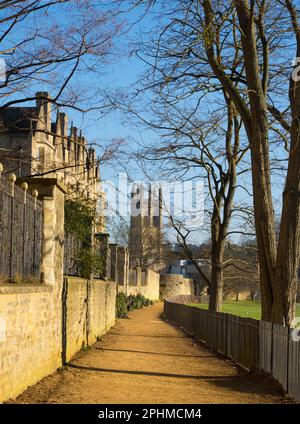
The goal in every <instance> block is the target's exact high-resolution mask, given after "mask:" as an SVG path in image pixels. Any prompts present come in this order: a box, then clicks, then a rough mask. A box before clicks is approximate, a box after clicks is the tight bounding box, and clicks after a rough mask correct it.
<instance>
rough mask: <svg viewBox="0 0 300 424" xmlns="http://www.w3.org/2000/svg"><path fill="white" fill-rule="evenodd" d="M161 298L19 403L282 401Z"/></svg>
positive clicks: (33, 390) (50, 377)
mask: <svg viewBox="0 0 300 424" xmlns="http://www.w3.org/2000/svg"><path fill="white" fill-rule="evenodd" d="M161 314H162V304H156V305H154V306H151V307H149V308H145V309H142V310H139V311H134V312H132V313H131V314H130V319H127V320H120V321H119V322H118V323H117V325H116V326H115V327H114V329H112V331H110V333H109V334H107V335H106V336H105V337H104V338H103V340H102V341H101V342H99V343H97V344H96V345H95V346H94V347H93V348H92V349H91V350H90V351H89V352H87V353H85V354H82V355H80V357H78V358H77V359H74V360H73V361H72V363H71V364H69V366H67V367H65V368H64V369H62V370H61V371H58V372H56V373H55V374H53V375H51V376H49V377H46V378H45V379H43V380H42V381H41V382H40V383H38V384H36V385H35V386H33V387H31V388H29V389H28V390H27V391H26V392H25V393H24V394H23V395H21V396H19V398H18V399H17V400H16V401H14V403H15V402H16V403H98V404H109V403H279V402H282V401H284V400H283V399H282V398H281V397H280V396H279V394H278V392H276V391H275V389H271V388H269V387H267V386H266V385H263V384H262V383H257V382H255V381H252V380H251V378H250V377H249V376H248V375H245V374H244V375H243V374H240V372H239V371H238V369H237V368H235V367H234V366H233V365H232V363H231V362H230V361H225V360H224V359H222V358H219V357H217V356H215V355H214V354H212V353H211V352H210V351H209V350H207V349H206V348H204V347H203V346H201V345H199V344H197V343H196V342H195V341H194V340H193V339H192V338H190V337H187V336H186V335H185V334H184V333H183V332H182V331H181V330H179V329H177V328H175V327H173V326H171V325H170V324H168V323H166V322H164V321H163V320H162V317H161Z"/></svg>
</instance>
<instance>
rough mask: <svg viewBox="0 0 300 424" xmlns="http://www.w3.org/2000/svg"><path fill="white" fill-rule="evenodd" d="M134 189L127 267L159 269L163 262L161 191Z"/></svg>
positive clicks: (137, 187) (141, 186)
mask: <svg viewBox="0 0 300 424" xmlns="http://www.w3.org/2000/svg"><path fill="white" fill-rule="evenodd" d="M146 191H147V190H145V188H144V186H143V185H142V184H141V185H138V186H134V187H133V190H132V193H131V207H130V212H131V213H130V229H129V256H130V266H131V267H135V266H136V265H137V264H138V265H140V266H141V268H142V269H143V270H145V269H147V268H149V267H150V268H152V269H154V270H158V269H159V266H160V262H161V259H162V243H163V240H162V227H163V222H162V190H161V188H160V189H159V190H156V189H153V188H152V187H151V186H150V188H149V189H148V196H146V195H145V194H146Z"/></svg>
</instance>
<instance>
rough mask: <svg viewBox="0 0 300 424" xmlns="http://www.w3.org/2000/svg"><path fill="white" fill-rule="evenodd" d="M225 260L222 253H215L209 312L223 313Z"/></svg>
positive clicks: (212, 266)
mask: <svg viewBox="0 0 300 424" xmlns="http://www.w3.org/2000/svg"><path fill="white" fill-rule="evenodd" d="M223 277H224V270H223V258H222V254H220V252H216V250H215V251H214V252H213V255H212V265H211V286H210V292H209V310H210V311H213V312H221V310H222V305H223V286H224V279H223Z"/></svg>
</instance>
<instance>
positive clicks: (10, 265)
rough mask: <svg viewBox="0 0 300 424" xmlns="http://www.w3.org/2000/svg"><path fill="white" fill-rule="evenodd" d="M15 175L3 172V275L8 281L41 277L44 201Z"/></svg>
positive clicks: (0, 189) (0, 220) (0, 242)
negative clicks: (7, 174)
mask: <svg viewBox="0 0 300 424" xmlns="http://www.w3.org/2000/svg"><path fill="white" fill-rule="evenodd" d="M15 180H16V178H15V176H14V174H11V175H10V177H9V179H8V178H6V177H4V176H2V177H1V174H0V277H1V279H2V280H4V281H8V282H12V281H19V280H21V281H24V280H30V279H31V280H32V279H35V280H36V279H38V280H40V279H41V260H42V235H43V234H42V231H43V229H42V226H43V208H42V202H40V201H39V200H37V196H38V193H37V191H36V190H34V191H33V195H31V194H29V193H28V186H27V184H26V183H23V184H22V187H19V186H17V185H16V184H15Z"/></svg>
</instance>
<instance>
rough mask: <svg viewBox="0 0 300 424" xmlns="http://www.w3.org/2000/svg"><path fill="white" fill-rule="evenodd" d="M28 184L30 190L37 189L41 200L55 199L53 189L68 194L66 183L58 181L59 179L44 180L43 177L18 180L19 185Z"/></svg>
mask: <svg viewBox="0 0 300 424" xmlns="http://www.w3.org/2000/svg"><path fill="white" fill-rule="evenodd" d="M23 182H26V183H28V184H29V185H30V188H31V189H33V188H36V189H37V190H38V192H39V198H41V197H53V187H54V186H55V187H57V188H58V189H59V190H60V191H62V192H63V193H64V194H66V193H67V187H66V185H65V184H64V183H62V182H61V181H59V180H58V178H43V177H23V178H18V179H17V184H21V183H23Z"/></svg>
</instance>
